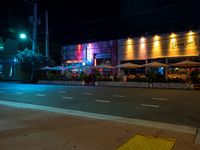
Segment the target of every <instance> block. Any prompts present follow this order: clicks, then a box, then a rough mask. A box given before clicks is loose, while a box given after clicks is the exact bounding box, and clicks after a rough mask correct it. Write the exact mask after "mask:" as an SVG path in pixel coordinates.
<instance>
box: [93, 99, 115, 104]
mask: <svg viewBox="0 0 200 150" xmlns="http://www.w3.org/2000/svg"><path fill="white" fill-rule="evenodd" d="M96 102H100V103H110V102H111V101H107V100H102V99H97V100H96Z"/></svg>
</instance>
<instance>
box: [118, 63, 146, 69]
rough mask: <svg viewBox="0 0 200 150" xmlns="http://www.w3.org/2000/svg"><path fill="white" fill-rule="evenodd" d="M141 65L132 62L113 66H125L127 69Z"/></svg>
mask: <svg viewBox="0 0 200 150" xmlns="http://www.w3.org/2000/svg"><path fill="white" fill-rule="evenodd" d="M139 67H142V66H141V65H137V64H133V63H124V64H121V65H118V66H115V67H114V68H127V69H135V68H139Z"/></svg>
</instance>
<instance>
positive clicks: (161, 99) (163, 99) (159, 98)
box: [151, 97, 168, 101]
mask: <svg viewBox="0 0 200 150" xmlns="http://www.w3.org/2000/svg"><path fill="white" fill-rule="evenodd" d="M151 99H153V100H160V101H167V100H168V99H167V98H161V97H153V98H151Z"/></svg>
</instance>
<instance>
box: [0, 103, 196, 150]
mask: <svg viewBox="0 0 200 150" xmlns="http://www.w3.org/2000/svg"><path fill="white" fill-rule="evenodd" d="M0 118H1V119H0V149H2V150H116V149H117V148H119V147H120V146H121V145H123V144H125V143H126V142H127V141H128V140H129V139H131V138H132V137H134V136H135V135H138V134H139V135H147V136H154V137H161V138H173V139H176V143H175V145H174V146H173V148H172V149H173V150H198V149H200V145H197V144H194V143H193V142H194V138H195V134H191V133H181V132H175V131H170V130H164V129H156V128H149V127H143V126H138V125H133V124H126V123H117V122H113V121H105V120H98V119H89V118H85V117H78V116H70V115H66V114H62V113H53V112H47V111H41V110H35V109H26V108H23V109H22V108H16V107H7V106H3V105H0Z"/></svg>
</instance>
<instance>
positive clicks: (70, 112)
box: [0, 99, 197, 135]
mask: <svg viewBox="0 0 200 150" xmlns="http://www.w3.org/2000/svg"><path fill="white" fill-rule="evenodd" d="M0 104H1V105H5V106H11V107H16V108H23V109H33V110H43V111H44V110H45V111H48V112H56V113H61V114H66V115H73V116H81V117H86V118H93V119H100V120H109V121H114V122H119V123H126V124H133V125H138V126H143V127H151V128H158V129H164V130H170V131H176V132H183V133H189V134H193V135H195V134H196V130H197V128H195V127H190V126H186V125H177V124H170V123H162V122H156V121H148V120H142V119H133V118H126V117H118V116H112V115H104V114H97V113H89V112H84V111H77V110H72V109H65V108H55V107H49V106H41V105H34V104H27V103H22V102H11V101H5V100H1V99H0Z"/></svg>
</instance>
